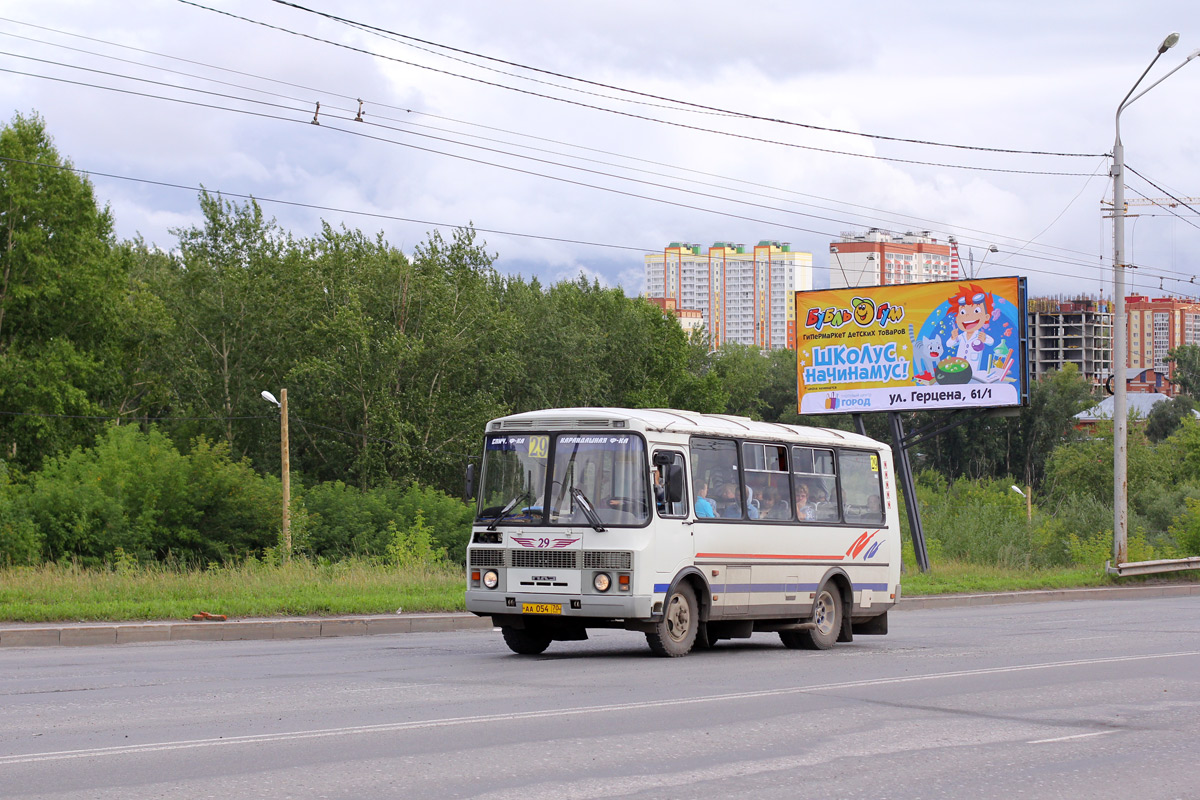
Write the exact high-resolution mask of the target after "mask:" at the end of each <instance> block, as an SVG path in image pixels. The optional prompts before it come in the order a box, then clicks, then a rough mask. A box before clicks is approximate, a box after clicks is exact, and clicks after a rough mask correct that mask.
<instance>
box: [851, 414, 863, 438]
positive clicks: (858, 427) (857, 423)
mask: <svg viewBox="0 0 1200 800" xmlns="http://www.w3.org/2000/svg"><path fill="white" fill-rule="evenodd" d="M850 416H851V417H853V418H854V430H855V431H857V432H858V435H859V436H866V435H867V424H866V423H865V422H863V415H862V414H851V415H850Z"/></svg>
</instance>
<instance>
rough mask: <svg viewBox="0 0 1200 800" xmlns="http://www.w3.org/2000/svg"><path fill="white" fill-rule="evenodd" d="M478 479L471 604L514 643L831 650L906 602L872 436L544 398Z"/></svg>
mask: <svg viewBox="0 0 1200 800" xmlns="http://www.w3.org/2000/svg"><path fill="white" fill-rule="evenodd" d="M471 482H472V481H471V480H470V479H469V480H468V483H471ZM479 484H480V485H479V490H478V492H477V493H476V492H475V491H474V489H473V488H470V489H469V491H470V493H472V494H477V496H478V506H477V514H476V518H475V524H474V526H473V529H472V533H471V542H470V545H469V546H468V550H467V592H466V603H467V610H468V611H471V612H474V613H475V614H477V615H479V616H490V617H491V618H492V620H493V622H494V623H495V624H496V625H497V626H498V627H499V628H500V629H501V631H502V632H503V634H504V641H505V642H506V643H507V644H508V646H509V647H510V648H511V649H512V650H513V651H514V652H516V653H522V654H537V653H541V652H542V651H544V650H545V649H546V648H547V647H548V646H549V645H550V642H552V641H571V640H581V639H586V638H587V629H588V628H623V629H626V630H632V631H639V632H642V633H644V634H645V635H646V640H647V642H648V643H649V645H650V648H651V650H653V651H654V652H655V653H657V654H659V655H664V656H682V655H686V654H687V653H688V652H689V651H690V650H691V649H692V648H693V646H698V647H708V646H711V645H713V644H715V643H716V642H717V641H718V640H720V639H736V638H746V637H749V636H750V635H751V634H752V633H754V632H756V631H769V632H775V633H778V634H779V638H780V639H781V640H782V641H783V644H784V645H785V646H786V647H789V648H805V649H821V650H824V649H827V648H829V647H831V646H832V645H833V643H834V642H848V641H850V640H851V638H852V637H853V635H854V634H856V633H857V634H884V633H887V611H888V609H889V608H891V607H892V606H893V605H895V603H896V602H897V600H899V598H900V523H899V518H898V516H897V503H896V489H895V480H894V478H893V469H892V454H891V451H890V449H889V448H888V447H887V446H886V445H884V444H881V443H879V442H877V441H875V440H873V439H869V438H867V437H865V436H860V435H858V434H854V433H847V432H845V431H837V430H829V429H825V428H810V427H803V426H797V425H782V424H774V423H764V422H755V421H752V420H749V419H746V418H743V417H735V416H723V415H714V414H697V413H693V412H689V411H671V410H649V409H643V410H630V409H620V408H567V409H552V410H547V411H535V412H530V413H525V414H514V415H512V416H508V417H501V418H500V419H496V420H493V421H492V422H490V423H488V426H487V432H486V435H485V439H484V452H483V463H482V469H481V473H480V476H479Z"/></svg>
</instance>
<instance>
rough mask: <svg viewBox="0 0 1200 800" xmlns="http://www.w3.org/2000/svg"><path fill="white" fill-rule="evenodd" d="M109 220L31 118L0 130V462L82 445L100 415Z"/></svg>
mask: <svg viewBox="0 0 1200 800" xmlns="http://www.w3.org/2000/svg"><path fill="white" fill-rule="evenodd" d="M111 233H112V221H111V218H110V216H109V213H108V211H107V210H106V209H100V208H98V207H97V205H96V200H95V197H94V195H93V192H92V187H91V184H90V183H89V182H88V181H87V180H86V179H84V178H82V177H81V176H79V175H78V174H76V173H75V172H73V171H71V169H70V164H69V162H66V161H65V160H63V158H62V157H61V156H60V155H59V153H58V151H57V150H56V149H55V147H54V144H53V142H52V141H51V139H50V136H49V134H47V132H46V129H45V124H44V123H43V121H42V120H41V118H39V117H37V116H32V117H25V116H22V115H21V114H17V115H15V116H14V118H13V120H12V122H11V123H10V124H9V125H8V126H6V127H4V128H2V129H0V407H2V408H4V409H5V410H7V411H10V412H17V415H15V416H5V417H4V418H3V419H0V447H2V448H3V449H2V450H0V458H6V459H8V460H10V461H15V462H16V463H17V464H19V465H21V466H23V467H24V468H31V467H36V466H37V465H38V464H40V463H41V460H42V458H43V456H45V455H47V454H50V453H54V452H56V451H57V450H59V449H60V448H64V447H70V446H72V445H75V444H79V443H81V442H83V441H87V440H88V439H90V437H91V436H92V435H93V434H94V432H95V431H96V430H97V429H98V426H99V425H100V422H99V421H98V420H91V419H87V417H94V416H101V415H103V414H104V413H106V409H105V407H104V399H105V398H104V397H103V393H104V390H105V388H106V384H107V383H108V376H109V375H110V374H111V373H110V370H111V369H112V368H113V367H114V366H115V365H113V364H111V363H107V361H106V358H107V354H108V345H109V341H108V340H109V338H110V336H111V334H112V332H113V331H114V330H116V328H117V326H118V325H119V319H118V312H119V309H120V307H121V295H120V293H121V290H122V288H123V283H124V281H123V280H122V277H121V275H120V273H119V269H118V267H117V265H116V263H115V262H114V260H113V259H112V258H110V257H109V247H110V244H111V242H110V239H111Z"/></svg>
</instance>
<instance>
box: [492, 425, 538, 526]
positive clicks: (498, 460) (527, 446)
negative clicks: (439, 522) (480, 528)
mask: <svg viewBox="0 0 1200 800" xmlns="http://www.w3.org/2000/svg"><path fill="white" fill-rule="evenodd" d="M549 439H550V437H548V436H533V435H529V434H507V435H495V434H493V435H490V436H488V437H487V440H486V442H485V443H484V446H483V486H482V490H481V491H480V494H479V514H478V516H476V519H477V520H479V521H486V522H488V523H489V525H491V526H494V525H497V524H523V525H528V524H530V523H533V524H538V523H541V522H542V500H543V497H544V495H545V494H546V468H547V467H548V466H549V463H550V443H549Z"/></svg>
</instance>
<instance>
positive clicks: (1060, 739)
mask: <svg viewBox="0 0 1200 800" xmlns="http://www.w3.org/2000/svg"><path fill="white" fill-rule="evenodd" d="M1110 733H1116V731H1096V732H1095V733H1077V734H1075V735H1074V736H1059V737H1058V738H1055V739H1034V740H1033V741H1032V742H1026V743H1025V744H1046V743H1048V742H1066V741H1070V740H1071V739H1090V738H1091V737H1093V736H1108V735H1109V734H1110Z"/></svg>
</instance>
